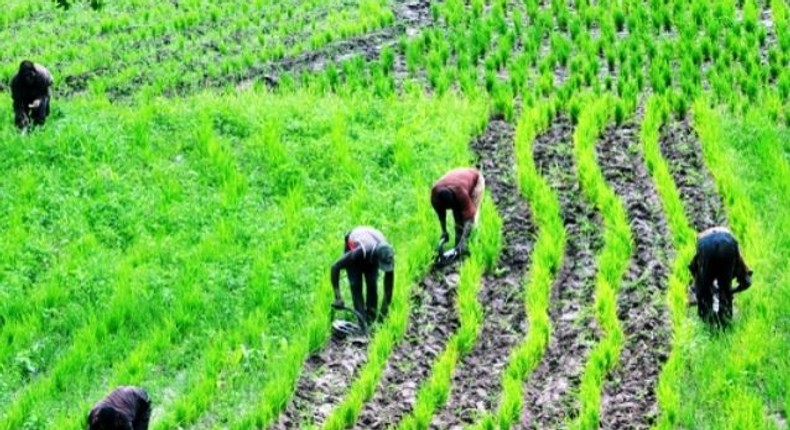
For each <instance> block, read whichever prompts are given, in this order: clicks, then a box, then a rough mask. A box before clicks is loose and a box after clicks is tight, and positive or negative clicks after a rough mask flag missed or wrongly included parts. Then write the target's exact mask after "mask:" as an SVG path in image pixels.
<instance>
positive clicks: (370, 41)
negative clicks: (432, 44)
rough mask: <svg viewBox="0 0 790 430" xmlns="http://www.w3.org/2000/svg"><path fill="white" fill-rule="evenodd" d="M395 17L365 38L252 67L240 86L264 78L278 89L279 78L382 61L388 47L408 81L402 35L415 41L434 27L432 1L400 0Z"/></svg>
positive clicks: (402, 74) (399, 69)
mask: <svg viewBox="0 0 790 430" xmlns="http://www.w3.org/2000/svg"><path fill="white" fill-rule="evenodd" d="M392 10H393V14H394V15H395V22H394V25H392V26H391V27H387V28H383V29H381V30H377V31H374V32H371V33H367V34H363V35H360V36H357V37H352V38H349V39H345V40H338V41H336V42H332V43H330V44H328V45H327V46H325V47H323V48H321V49H319V50H316V51H308V52H305V53H303V54H300V55H297V56H295V57H288V58H283V59H282V60H279V61H276V62H273V63H270V64H266V65H262V66H258V67H253V68H251V69H249V70H248V71H247V72H245V73H243V76H242V77H241V78H240V79H239V82H240V83H239V85H241V86H245V85H249V83H250V81H251V80H254V79H256V78H257V79H260V78H261V77H263V79H264V80H265V83H266V84H267V85H269V86H276V82H277V80H278V78H277V77H278V76H279V75H282V74H285V73H299V72H303V71H304V72H316V71H319V70H322V69H324V68H325V67H326V66H327V65H328V64H335V65H337V64H339V63H342V62H343V61H347V60H350V59H352V58H354V57H356V56H360V57H362V58H363V59H364V60H365V61H373V60H376V59H378V58H379V57H380V54H381V51H382V50H383V49H384V48H386V47H395V48H396V57H397V58H396V61H395V74H396V78H401V79H402V78H403V77H405V74H406V73H405V64H404V60H403V58H402V57H403V53H402V52H400V49H399V48H398V47H397V42H398V40H399V38H400V37H401V35H403V34H406V35H407V36H409V37H412V36H414V35H416V34H417V33H419V30H420V29H421V28H423V27H426V26H428V25H431V23H432V21H433V19H432V16H431V2H430V0H400V1H396V2H395V4H394V5H393V6H392Z"/></svg>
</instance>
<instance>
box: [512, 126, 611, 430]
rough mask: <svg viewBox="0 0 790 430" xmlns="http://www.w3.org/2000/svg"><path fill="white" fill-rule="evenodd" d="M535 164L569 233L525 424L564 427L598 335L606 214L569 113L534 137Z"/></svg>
mask: <svg viewBox="0 0 790 430" xmlns="http://www.w3.org/2000/svg"><path fill="white" fill-rule="evenodd" d="M533 148H534V157H535V165H536V166H537V167H538V169H540V173H541V174H542V175H543V176H544V177H545V178H546V179H547V180H548V181H549V183H550V184H551V186H552V188H553V189H554V190H555V192H556V193H557V196H558V198H559V201H560V210H561V214H562V220H563V224H564V226H565V231H566V234H567V237H566V240H567V243H566V247H565V258H564V263H563V266H562V268H561V269H560V272H559V273H558V274H557V277H556V279H555V281H554V286H553V288H552V292H551V302H550V305H549V306H550V308H549V316H550V318H551V324H552V331H551V339H550V340H549V344H548V348H547V349H546V352H545V355H544V356H543V361H542V362H541V364H540V365H539V366H538V368H537V369H535V372H534V373H533V374H532V376H531V377H530V379H529V381H528V382H527V384H526V389H525V393H526V394H525V400H524V410H523V412H522V427H524V428H536V429H548V428H560V427H562V425H563V423H565V422H567V421H569V420H571V419H572V418H574V417H575V416H576V415H578V409H579V405H578V399H577V395H576V391H577V390H578V387H579V383H580V382H581V375H582V372H583V371H584V363H585V362H586V361H587V357H588V355H589V352H590V349H591V348H592V347H593V345H595V343H596V342H597V340H598V337H599V335H600V334H599V333H598V330H597V327H596V323H595V316H594V310H593V302H594V300H595V296H594V291H595V276H596V259H595V256H596V255H597V254H598V252H599V251H600V249H601V247H602V246H603V239H602V237H601V215H600V214H599V213H598V212H597V211H596V210H595V208H594V207H593V206H592V205H591V204H590V203H588V202H587V201H586V199H584V198H583V194H582V191H581V188H580V185H579V178H578V173H577V171H576V164H575V161H574V158H573V126H572V124H571V122H570V120H569V119H568V117H566V116H562V115H561V116H559V117H558V118H556V119H555V120H554V123H553V124H552V125H551V128H549V130H547V131H546V132H544V133H543V134H541V135H539V136H538V137H537V139H535V142H534V145H533Z"/></svg>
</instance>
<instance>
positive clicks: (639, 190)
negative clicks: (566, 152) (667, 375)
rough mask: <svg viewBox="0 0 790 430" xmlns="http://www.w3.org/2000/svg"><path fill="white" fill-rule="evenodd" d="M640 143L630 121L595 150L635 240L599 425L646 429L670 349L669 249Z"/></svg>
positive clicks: (607, 133) (610, 132) (605, 136)
mask: <svg viewBox="0 0 790 430" xmlns="http://www.w3.org/2000/svg"><path fill="white" fill-rule="evenodd" d="M638 142H639V128H638V126H637V124H635V123H633V122H630V123H625V124H623V125H621V126H614V125H613V126H610V127H608V128H607V129H606V130H605V132H604V134H603V137H602V138H601V140H600V141H599V142H598V145H597V148H596V149H597V161H598V165H599V166H600V167H601V170H602V171H603V174H604V176H605V178H606V181H607V182H608V183H609V185H610V186H611V187H612V188H613V189H614V190H615V192H616V193H617V195H618V196H619V197H620V199H621V201H622V202H623V204H624V206H625V209H626V212H627V213H628V219H629V224H630V226H631V234H632V236H633V244H634V250H633V253H632V256H631V262H630V265H629V268H628V271H627V273H626V276H625V279H624V280H623V284H622V285H621V287H620V291H619V293H618V298H617V309H618V312H617V313H618V315H617V317H618V319H619V320H620V322H621V325H622V327H623V331H624V332H625V342H624V345H623V349H622V352H621V355H620V362H619V364H618V365H617V367H616V368H615V369H614V371H613V372H611V374H609V375H608V376H607V380H606V382H605V384H604V389H603V396H602V403H601V409H602V410H601V427H602V428H629V429H646V428H650V427H651V426H652V425H653V424H654V423H655V419H656V418H657V416H658V413H659V411H658V403H657V400H656V391H655V390H656V384H657V381H658V376H659V373H660V372H661V367H662V365H663V364H664V362H665V361H666V359H667V357H668V356H669V350H670V344H669V343H670V340H671V333H670V327H671V326H670V321H669V315H668V310H667V306H666V299H665V295H666V287H667V277H668V273H669V262H670V261H671V259H672V254H673V250H672V247H671V242H670V239H669V232H668V228H667V221H666V218H665V216H664V213H663V212H662V207H661V202H660V200H659V198H658V194H657V193H656V189H655V187H654V185H653V182H652V178H651V177H650V175H649V173H648V171H647V167H646V166H645V163H644V159H643V157H642V154H641V152H640V151H639V147H638V145H639V143H638Z"/></svg>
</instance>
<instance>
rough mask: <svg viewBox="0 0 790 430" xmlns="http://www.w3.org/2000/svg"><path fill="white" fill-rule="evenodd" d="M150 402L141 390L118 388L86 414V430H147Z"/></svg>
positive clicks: (146, 394)
mask: <svg viewBox="0 0 790 430" xmlns="http://www.w3.org/2000/svg"><path fill="white" fill-rule="evenodd" d="M150 418H151V400H150V398H149V397H148V393H146V392H145V390H143V389H141V388H136V387H120V388H117V389H115V390H114V391H113V392H111V393H110V394H108V395H107V397H105V398H104V399H102V400H100V401H99V402H98V403H96V405H95V406H94V407H93V409H91V411H90V413H89V414H88V430H148V421H149V419H150Z"/></svg>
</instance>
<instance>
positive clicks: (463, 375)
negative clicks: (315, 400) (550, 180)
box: [432, 119, 535, 429]
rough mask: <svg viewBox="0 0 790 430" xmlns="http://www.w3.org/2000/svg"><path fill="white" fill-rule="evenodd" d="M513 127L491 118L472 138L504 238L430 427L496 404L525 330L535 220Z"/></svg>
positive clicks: (463, 420) (460, 420) (466, 420)
mask: <svg viewBox="0 0 790 430" xmlns="http://www.w3.org/2000/svg"><path fill="white" fill-rule="evenodd" d="M514 132H515V131H514V128H513V126H512V125H511V124H509V123H507V122H506V121H503V120H499V119H492V120H491V121H490V122H489V124H488V128H487V130H486V132H485V133H484V134H483V135H482V136H480V137H479V138H477V139H475V140H474V141H473V142H472V150H473V151H474V152H475V153H476V154H477V157H478V159H479V163H478V168H479V169H480V170H481V172H483V175H484V176H485V179H486V187H487V188H488V189H489V190H490V191H491V195H492V197H493V200H494V204H495V205H496V207H497V211H498V213H499V215H500V216H501V217H502V220H503V226H502V235H503V238H504V244H503V248H502V252H501V254H500V256H499V261H498V264H497V266H498V268H497V270H495V271H494V273H487V274H485V275H484V277H483V280H482V286H481V289H480V292H479V293H478V300H479V301H480V304H481V305H482V308H483V312H484V319H483V322H482V326H481V330H480V334H479V335H478V338H477V343H476V344H475V346H474V348H473V349H472V350H471V351H470V352H469V354H467V355H466V356H465V357H464V358H463V359H462V360H461V362H460V363H459V364H458V366H457V367H456V370H455V373H454V375H453V379H452V389H451V392H450V397H449V400H448V402H447V404H446V406H445V408H444V409H443V410H442V411H441V412H439V413H438V414H437V415H436V417H435V418H434V420H433V423H432V428H441V429H445V428H450V429H454V428H461V427H462V426H463V425H464V424H471V423H472V422H474V421H475V418H477V417H478V416H479V415H480V414H481V413H483V412H486V411H492V410H493V409H494V408H495V407H496V402H497V399H498V398H499V397H500V394H501V390H502V371H503V370H504V368H505V366H506V365H507V361H508V358H509V357H510V351H511V350H512V349H513V348H514V347H515V346H516V345H518V344H519V343H520V342H521V341H522V340H523V339H524V336H525V334H526V331H527V321H526V312H525V308H524V287H523V278H524V274H525V272H526V269H527V266H528V264H529V256H530V253H531V251H532V247H533V238H534V235H535V225H534V224H533V222H532V219H531V214H530V212H529V207H528V206H527V204H526V202H525V201H524V199H522V198H521V195H520V193H519V190H518V187H517V186H516V172H515V161H514V160H515V153H514V142H513V136H514Z"/></svg>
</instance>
